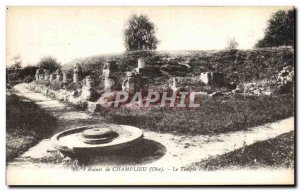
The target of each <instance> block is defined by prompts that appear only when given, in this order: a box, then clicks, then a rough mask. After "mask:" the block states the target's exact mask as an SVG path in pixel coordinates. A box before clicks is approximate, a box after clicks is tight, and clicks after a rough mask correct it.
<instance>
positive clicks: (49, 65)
mask: <svg viewBox="0 0 300 191" xmlns="http://www.w3.org/2000/svg"><path fill="white" fill-rule="evenodd" d="M37 66H38V68H40V69H42V70H44V69H45V70H49V71H50V72H54V71H55V70H57V69H60V68H61V64H59V63H58V62H57V60H56V58H54V57H51V56H48V57H44V58H42V59H41V60H40V61H39V62H38V64H37Z"/></svg>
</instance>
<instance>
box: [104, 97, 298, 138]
mask: <svg viewBox="0 0 300 191" xmlns="http://www.w3.org/2000/svg"><path fill="white" fill-rule="evenodd" d="M101 115H102V116H103V117H104V118H105V119H106V121H107V122H112V123H118V124H122V125H125V124H126V125H133V126H137V127H139V128H142V129H148V130H151V131H156V132H164V133H173V134H180V135H196V134H205V135H212V134H220V133H227V132H233V131H239V130H246V129H248V128H251V127H254V126H256V125H261V124H264V123H267V122H273V121H276V120H280V119H284V118H287V117H290V116H292V115H294V99H293V96H292V95H281V96H271V97H269V96H248V97H247V96H239V95H235V96H231V97H223V98H216V99H203V100H202V101H201V102H200V108H198V109H197V110H194V111H191V110H172V109H170V110H168V109H166V108H164V109H160V110H156V109H151V110H150V109H149V110H137V111H131V112H128V110H126V109H123V110H122V109H117V110H112V111H110V112H106V111H105V112H102V113H101Z"/></svg>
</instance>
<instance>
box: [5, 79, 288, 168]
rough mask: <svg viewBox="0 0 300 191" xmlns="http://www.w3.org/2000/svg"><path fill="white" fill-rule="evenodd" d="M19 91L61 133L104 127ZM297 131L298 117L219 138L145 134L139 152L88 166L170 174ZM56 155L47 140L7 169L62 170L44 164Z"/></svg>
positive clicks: (93, 119)
mask: <svg viewBox="0 0 300 191" xmlns="http://www.w3.org/2000/svg"><path fill="white" fill-rule="evenodd" d="M15 89H16V90H17V91H18V93H17V95H19V96H23V97H26V98H28V99H29V100H32V101H33V102H35V103H36V104H37V105H39V106H40V107H41V108H43V109H45V110H47V111H49V112H50V114H51V115H53V116H55V117H57V118H58V129H57V131H61V130H62V129H67V128H72V127H76V126H79V125H83V124H99V123H102V121H101V116H95V115H92V114H88V113H86V112H84V111H76V110H75V109H73V108H72V107H69V106H67V105H65V104H64V103H61V102H59V101H57V100H52V99H50V98H47V97H45V96H43V95H41V94H39V93H34V92H32V91H30V90H28V89H27V88H26V86H25V84H19V85H17V86H15ZM293 130H294V117H290V118H288V119H284V120H281V121H278V122H274V123H268V124H265V125H262V126H258V127H254V128H251V130H249V131H238V132H233V133H226V134H220V135H216V136H204V135H197V136H177V135H172V134H161V133H155V132H151V131H144V137H145V140H144V141H143V142H141V143H140V144H139V145H137V146H136V148H132V149H128V150H126V152H125V153H119V154H116V155H111V156H107V157H103V156H101V157H99V158H95V159H93V161H90V163H89V165H88V166H89V167H91V168H98V167H99V168H100V167H102V166H107V165H114V166H115V165H123V166H124V165H138V166H147V167H151V166H155V167H163V168H164V171H169V170H171V168H172V167H174V166H176V167H183V166H187V165H189V164H191V163H193V162H199V161H201V160H203V159H206V158H208V157H210V156H214V155H220V154H224V153H226V152H230V151H233V150H235V149H239V148H241V147H243V146H246V145H251V144H253V143H255V142H258V141H264V140H267V139H270V138H274V137H276V136H279V135H281V134H283V133H287V132H290V131H293ZM55 152H56V151H55V149H53V148H52V146H51V144H50V141H49V140H48V139H45V140H43V141H41V142H40V143H39V144H37V145H36V146H34V147H32V148H31V149H29V150H28V151H27V152H25V153H24V154H23V155H21V156H20V157H18V158H17V159H16V160H15V161H13V162H11V163H9V164H8V167H7V168H8V169H10V170H11V171H10V172H19V171H18V169H20V168H21V169H23V170H29V169H30V170H33V169H35V168H37V169H41V168H43V170H46V169H47V168H48V170H53V169H57V170H61V168H62V167H63V165H62V164H60V163H58V164H53V163H50V164H49V163H43V162H41V161H42V159H43V158H47V157H51V156H52V157H53V153H55ZM33 161H40V162H33Z"/></svg>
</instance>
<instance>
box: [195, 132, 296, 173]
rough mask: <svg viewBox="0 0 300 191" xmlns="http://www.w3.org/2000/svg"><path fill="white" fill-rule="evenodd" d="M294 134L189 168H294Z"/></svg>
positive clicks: (210, 159) (263, 142) (281, 136)
mask: <svg viewBox="0 0 300 191" xmlns="http://www.w3.org/2000/svg"><path fill="white" fill-rule="evenodd" d="M294 140H295V138H294V132H290V133H285V134H283V135H280V136H278V137H276V138H273V139H269V140H267V141H261V142H257V143H254V144H253V145H250V146H246V147H243V148H241V149H237V150H235V151H232V152H229V153H226V154H224V155H218V156H216V157H211V158H209V159H207V160H204V161H201V162H197V163H195V164H193V165H191V166H190V167H197V168H200V169H204V170H218V169H225V168H230V169H232V168H239V167H240V168H243V167H251V168H262V167H265V168H266V167H272V168H274V167H285V168H293V167H294Z"/></svg>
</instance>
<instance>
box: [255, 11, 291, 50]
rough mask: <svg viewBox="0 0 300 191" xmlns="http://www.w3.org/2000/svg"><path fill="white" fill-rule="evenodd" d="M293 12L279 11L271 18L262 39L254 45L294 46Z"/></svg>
mask: <svg viewBox="0 0 300 191" xmlns="http://www.w3.org/2000/svg"><path fill="white" fill-rule="evenodd" d="M294 30H295V10H294V9H292V10H288V11H284V10H280V11H277V12H276V13H275V14H273V15H272V16H271V18H270V19H269V21H268V26H267V28H266V30H265V36H264V38H263V39H261V40H260V41H258V42H257V44H256V45H255V46H256V47H258V48H261V47H278V46H294V39H295V34H294Z"/></svg>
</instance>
